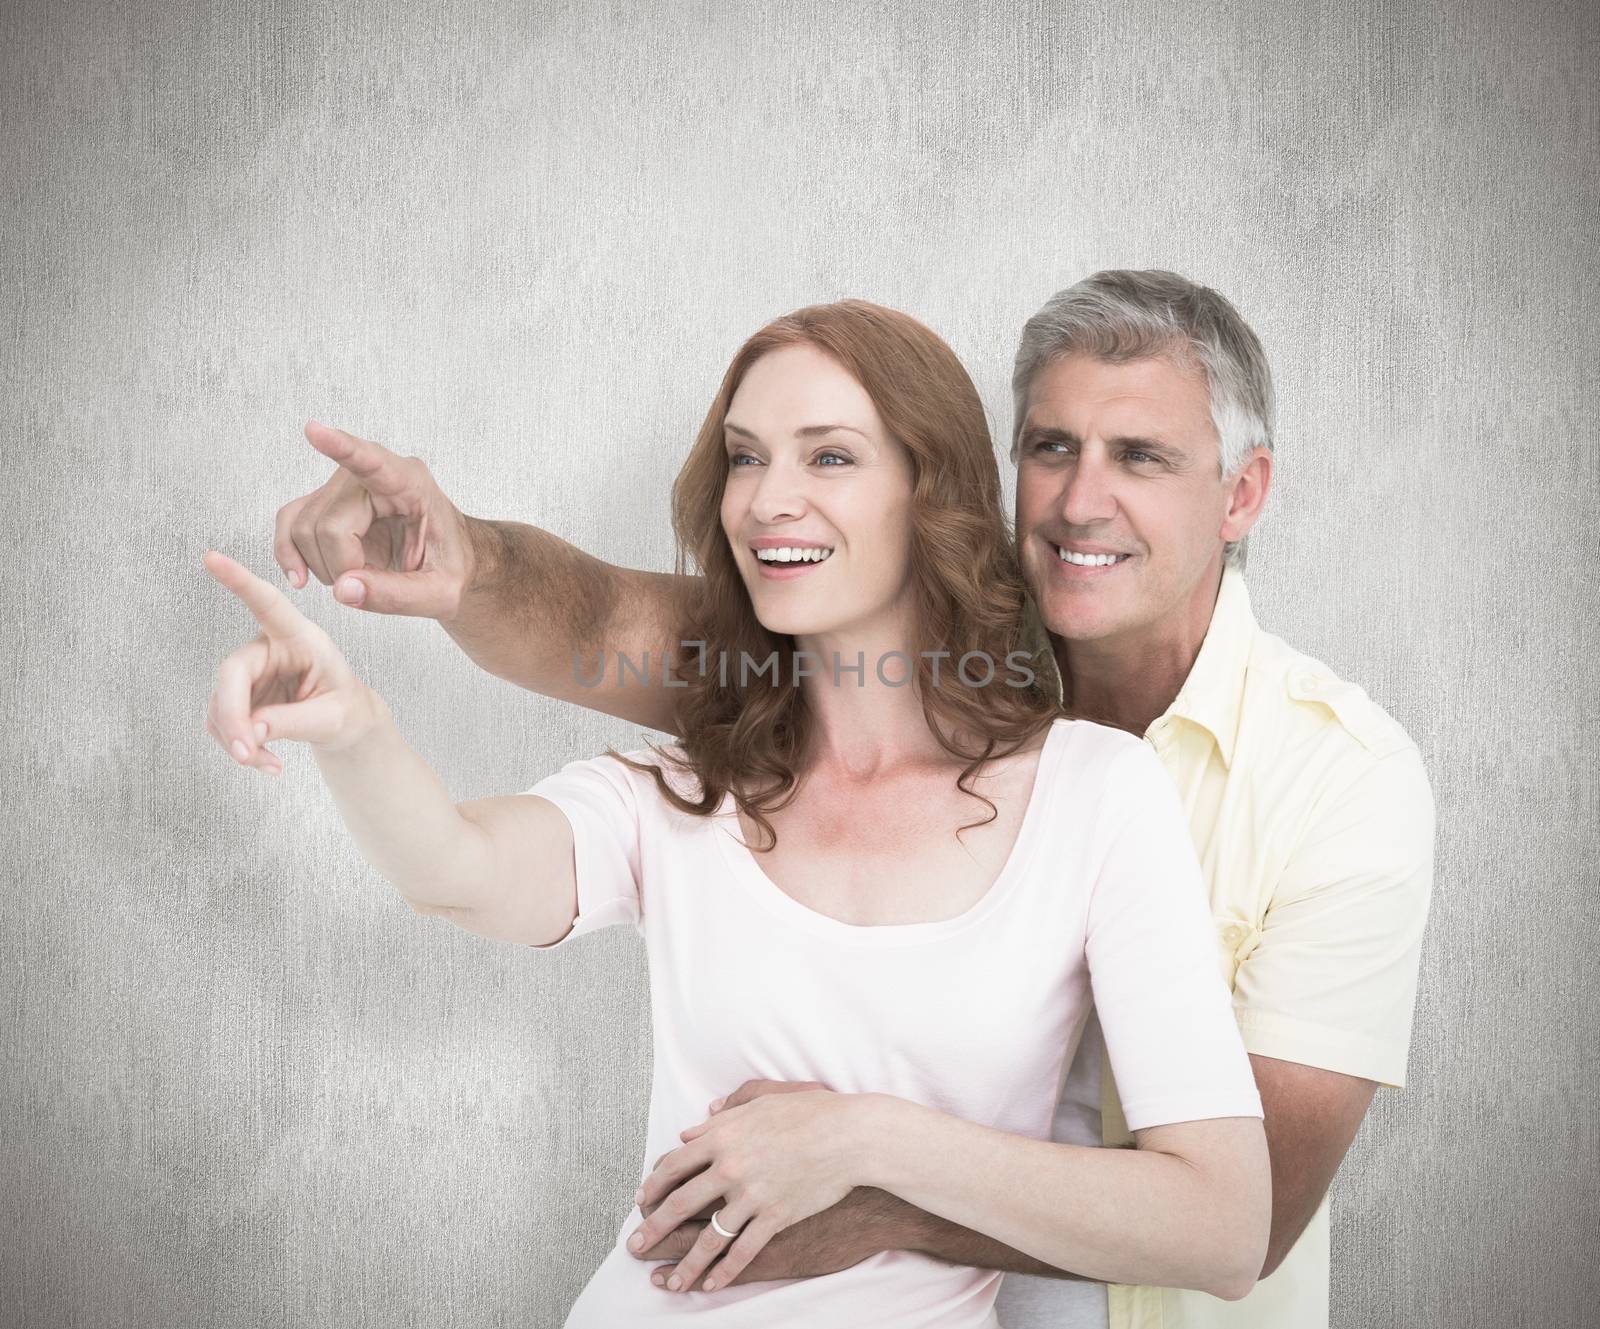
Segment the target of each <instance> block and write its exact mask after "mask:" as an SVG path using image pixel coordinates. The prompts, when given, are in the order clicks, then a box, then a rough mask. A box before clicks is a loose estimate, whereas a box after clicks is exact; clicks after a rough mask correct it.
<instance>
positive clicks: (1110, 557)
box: [1057, 546, 1128, 568]
mask: <svg viewBox="0 0 1600 1329" xmlns="http://www.w3.org/2000/svg"><path fill="white" fill-rule="evenodd" d="M1057 552H1058V553H1059V554H1060V555H1061V561H1062V562H1063V563H1072V564H1075V565H1076V566H1077V567H1080V568H1105V567H1110V566H1111V564H1113V563H1119V562H1121V561H1122V560H1123V559H1125V558H1127V557H1128V556H1127V555H1126V554H1075V553H1073V552H1072V550H1070V549H1062V548H1060V547H1059V546H1057Z"/></svg>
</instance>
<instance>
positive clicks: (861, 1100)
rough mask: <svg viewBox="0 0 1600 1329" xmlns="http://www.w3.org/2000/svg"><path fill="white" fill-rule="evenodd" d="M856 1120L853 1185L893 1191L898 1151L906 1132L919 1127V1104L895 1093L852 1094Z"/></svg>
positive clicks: (852, 1142) (851, 1153) (852, 1145)
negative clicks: (917, 1120)
mask: <svg viewBox="0 0 1600 1329" xmlns="http://www.w3.org/2000/svg"><path fill="white" fill-rule="evenodd" d="M850 1098H851V1099H852V1100H854V1108H853V1110H854V1112H855V1121H854V1124H853V1128H852V1130H851V1152H850V1171H851V1179H850V1180H851V1184H852V1185H853V1186H876V1187H877V1188H878V1189H879V1190H883V1191H889V1192H891V1193H892V1192H893V1191H894V1187H893V1185H892V1184H891V1181H892V1179H893V1176H894V1174H895V1170H896V1168H895V1164H896V1157H897V1154H898V1151H899V1150H901V1149H903V1148H904V1146H905V1140H904V1138H903V1137H904V1133H905V1132H906V1131H908V1130H911V1129H914V1127H915V1115H916V1109H917V1105H916V1104H915V1103H912V1102H910V1101H909V1100H908V1099H904V1098H896V1097H895V1096H894V1095H893V1094H879V1093H863V1094H851V1095H850Z"/></svg>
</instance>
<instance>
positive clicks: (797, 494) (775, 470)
mask: <svg viewBox="0 0 1600 1329" xmlns="http://www.w3.org/2000/svg"><path fill="white" fill-rule="evenodd" d="M805 510H806V501H805V495H804V484H803V479H802V477H801V476H798V475H796V474H795V473H794V471H793V470H792V469H791V468H789V467H787V466H769V467H767V468H766V470H765V471H764V472H763V473H762V476H761V482H760V483H759V484H758V485H757V486H756V492H755V495H754V496H753V497H752V498H751V500H750V512H751V515H752V516H754V517H755V519H756V520H757V521H759V522H761V523H763V524H767V523H771V522H775V521H782V520H784V519H785V518H790V517H799V516H801V515H803V514H804V513H805Z"/></svg>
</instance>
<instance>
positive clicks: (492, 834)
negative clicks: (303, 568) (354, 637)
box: [204, 551, 577, 945]
mask: <svg viewBox="0 0 1600 1329" xmlns="http://www.w3.org/2000/svg"><path fill="white" fill-rule="evenodd" d="M204 562H205V567H206V570H207V571H208V572H209V573H210V574H211V575H212V576H213V577H215V578H216V579H217V581H219V582H220V583H221V584H222V585H223V586H225V587H227V589H228V590H230V591H232V592H233V593H234V595H236V596H237V597H238V598H239V599H240V600H242V601H243V602H244V604H245V606H246V607H247V608H248V609H249V610H250V612H251V613H252V614H253V615H254V616H255V619H256V622H257V623H258V624H259V625H260V627H261V633H260V635H259V636H257V637H256V638H255V640H254V641H251V642H249V643H247V644H246V645H244V646H242V647H240V648H239V649H238V650H237V651H234V652H233V653H232V654H231V655H229V656H228V657H227V659H225V660H224V661H223V662H222V664H221V666H220V667H219V668H218V670H217V682H216V686H215V688H214V689H213V691H212V694H211V698H210V702H209V705H208V709H207V716H206V728H207V729H208V731H209V732H210V733H211V734H212V736H213V737H214V738H215V739H216V740H217V741H218V743H220V744H221V745H222V747H223V748H224V749H226V750H227V751H229V752H230V753H231V754H232V756H233V758H234V760H235V761H237V762H238V763H239V764H240V765H244V766H251V767H254V768H256V769H258V770H261V771H263V772H265V773H273V774H275V773H277V772H280V771H281V770H282V769H283V767H282V762H281V760H280V759H279V757H278V754H276V753H275V752H273V751H272V749H271V748H269V747H268V746H267V744H268V743H270V742H273V741H277V740H289V741H297V742H302V743H305V744H307V745H308V746H309V747H310V748H311V751H312V755H313V758H314V760H315V761H316V763H317V767H318V769H319V770H320V771H321V772H322V777H323V779H324V781H326V783H327V785H328V789H329V791H330V792H331V793H332V794H333V799H334V803H335V805H336V806H337V807H338V809H339V815H340V816H341V817H343V819H344V822H345V825H346V826H348V827H349V828H350V834H351V836H352V837H353V838H354V840H355V842H356V846H357V848H359V849H360V851H361V853H362V856H363V857H364V858H366V860H367V861H368V862H369V863H371V864H372V866H373V867H374V868H376V869H377V871H378V872H379V874H380V875H382V876H383V877H384V878H385V879H386V880H387V881H389V882H390V883H391V884H392V885H394V887H395V888H396V889H397V890H398V891H399V892H400V893H401V895H403V896H404V897H405V898H406V900H407V902H408V903H409V904H410V905H411V906H412V907H413V908H414V909H416V910H417V911H418V912H419V913H440V914H445V915H447V916H451V917H452V918H453V919H455V921H461V919H459V918H456V915H458V914H461V915H465V916H467V917H476V916H477V915H478V914H479V913H480V912H486V913H487V914H488V915H489V916H492V917H494V918H495V919H496V920H497V921H498V925H499V926H514V928H515V930H516V934H517V937H518V939H519V940H525V941H528V942H531V943H533V944H536V945H538V944H546V943H548V942H553V941H556V940H558V939H559V938H560V937H562V936H564V935H565V934H566V932H567V931H568V930H569V929H570V928H571V926H572V923H573V920H574V918H575V917H576V913H577V891H576V875H575V872H574V865H573V853H572V830H571V826H570V824H569V823H568V821H567V819H566V817H565V816H563V814H562V812H561V810H560V809H559V808H557V807H556V806H555V805H554V804H553V803H551V802H549V801H548V800H546V799H543V798H537V797H531V796H527V795H513V796H510V797H506V798H494V799H483V800H479V801H477V802H473V803H463V804H459V805H458V804H456V803H455V802H454V801H453V800H452V799H451V797H450V794H449V792H448V791H447V790H446V789H445V787H444V785H443V783H442V782H441V781H440V779H439V777H438V776H437V775H436V774H435V773H434V772H433V770H432V769H431V768H430V767H429V766H428V764H427V763H426V762H424V761H423V760H422V758H421V757H420V756H418V755H417V753H416V752H414V751H413V750H412V749H411V747H410V745H409V744H407V743H406V741H405V739H404V738H403V737H401V734H400V731H399V729H398V728H396V726H395V722H394V717H393V715H391V714H390V711H389V708H388V706H387V705H386V704H385V703H384V701H383V699H382V698H381V697H379V696H378V694H377V693H376V692H374V691H373V690H372V689H371V688H369V687H368V686H367V685H366V684H365V683H363V682H362V681H361V680H360V679H358V678H357V677H356V676H355V675H354V673H353V672H352V671H351V669H350V667H349V665H348V663H347V662H346V661H345V659H344V656H343V655H342V654H341V652H340V651H339V648H338V647H337V646H335V645H334V643H333V641H332V639H331V638H330V637H329V636H328V634H327V633H326V632H324V631H323V630H322V629H321V628H320V627H318V626H317V625H316V624H315V623H313V622H311V621H310V620H309V619H307V618H306V617H305V616H304V615H303V614H301V613H300V611H299V610H298V609H296V608H295V607H294V605H292V604H291V603H290V602H289V600H288V598H287V597H286V596H285V595H284V594H283V592H282V591H280V590H278V589H277V587H275V586H272V585H270V584H269V583H267V582H265V581H263V580H262V579H261V578H259V577H257V576H255V575H254V574H253V573H251V572H250V571H249V570H248V569H246V568H244V567H241V566H240V565H239V564H238V563H235V562H234V561H233V560H232V559H230V558H227V557H226V556H225V555H222V554H219V553H217V552H215V551H211V552H208V553H207V554H206V556H205V560H204ZM464 925H465V924H464Z"/></svg>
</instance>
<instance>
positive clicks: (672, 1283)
mask: <svg viewBox="0 0 1600 1329" xmlns="http://www.w3.org/2000/svg"><path fill="white" fill-rule="evenodd" d="M667 1286H668V1287H669V1288H671V1289H672V1290H673V1291H674V1292H676V1291H677V1290H678V1289H679V1288H680V1287H682V1286H683V1279H681V1278H679V1277H678V1276H677V1274H673V1276H672V1277H671V1278H669V1279H667Z"/></svg>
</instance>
